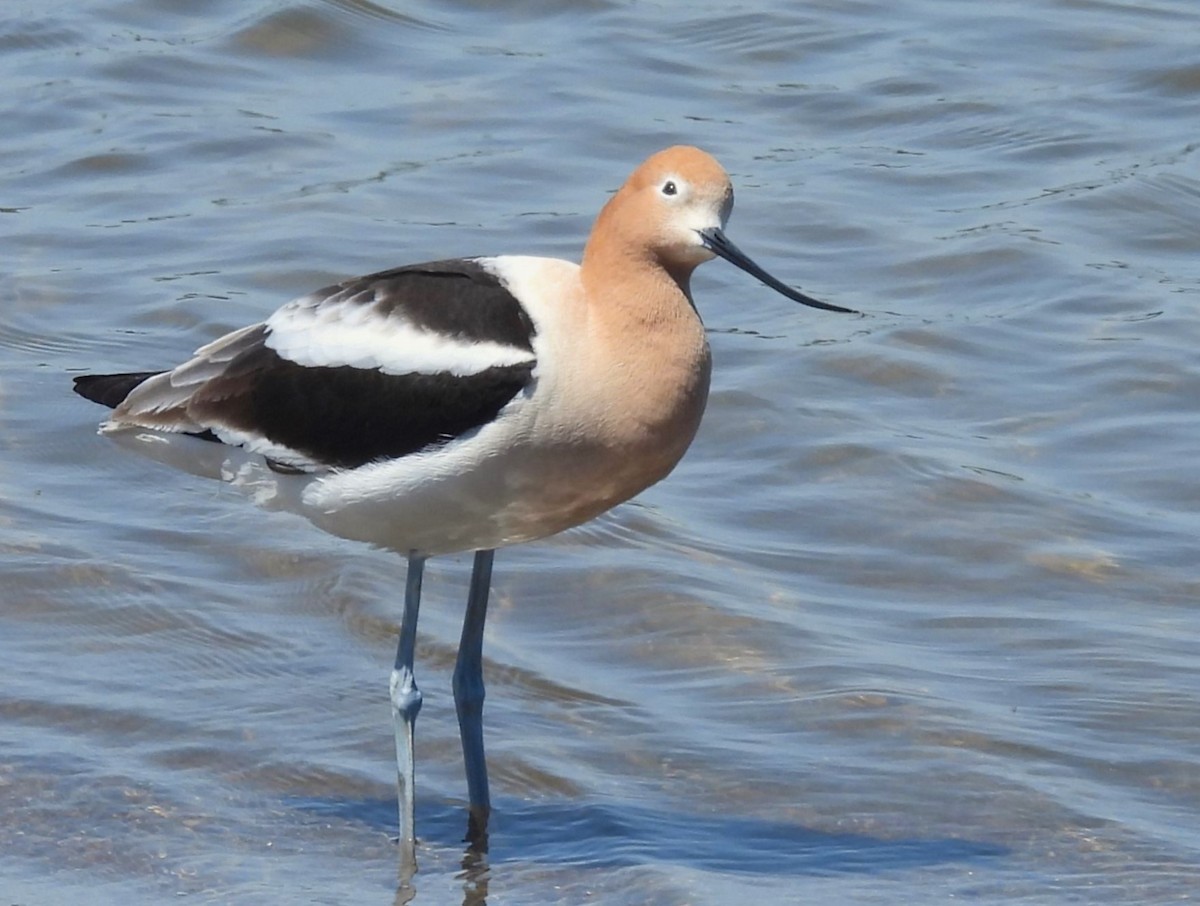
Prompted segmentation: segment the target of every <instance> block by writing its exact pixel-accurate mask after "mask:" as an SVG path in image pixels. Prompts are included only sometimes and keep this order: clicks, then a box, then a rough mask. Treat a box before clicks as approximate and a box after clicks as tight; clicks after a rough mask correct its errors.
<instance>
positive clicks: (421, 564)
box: [391, 553, 425, 857]
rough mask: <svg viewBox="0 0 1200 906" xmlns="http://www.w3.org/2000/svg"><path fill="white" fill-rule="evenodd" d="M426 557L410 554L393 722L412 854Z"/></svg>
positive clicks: (405, 837)
mask: <svg viewBox="0 0 1200 906" xmlns="http://www.w3.org/2000/svg"><path fill="white" fill-rule="evenodd" d="M424 572H425V558H424V557H421V556H418V555H417V554H415V553H414V554H410V555H409V557H408V578H407V580H406V582H405V585H404V616H403V618H402V619H401V621H400V643H399V645H397V646H396V666H395V667H394V668H393V669H392V680H391V693H392V721H393V723H394V724H395V728H396V772H397V779H398V786H399V798H400V846H401V847H402V848H403V849H405V850H407V852H408V854H409V856H410V857H411V856H412V855H413V854H414V853H415V844H416V822H415V819H414V817H413V801H414V791H413V777H414V774H415V766H414V761H413V724H415V723H416V720H417V713H418V712H419V711H420V710H421V690H420V689H418V688H417V679H416V676H415V675H414V673H413V657H414V656H415V654H416V648H417V612H418V611H419V610H420V607H421V577H422V576H423V575H424Z"/></svg>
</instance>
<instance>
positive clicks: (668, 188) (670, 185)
mask: <svg viewBox="0 0 1200 906" xmlns="http://www.w3.org/2000/svg"><path fill="white" fill-rule="evenodd" d="M678 191H679V189H677V188H676V187H675V180H673V179H668V180H667V181H666V182H664V183H663V187H662V193H663V194H664V195H675V194H676V193H677V192H678Z"/></svg>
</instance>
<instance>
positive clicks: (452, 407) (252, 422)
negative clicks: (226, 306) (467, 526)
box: [188, 345, 534, 468]
mask: <svg viewBox="0 0 1200 906" xmlns="http://www.w3.org/2000/svg"><path fill="white" fill-rule="evenodd" d="M533 367H534V366H533V363H532V362H530V363H527V364H522V365H509V366H503V367H497V368H489V369H487V370H485V371H481V372H479V373H477V374H472V375H467V376H457V375H452V374H402V375H392V374H384V373H382V372H380V371H375V370H367V369H363V368H352V367H350V366H348V365H341V366H337V367H332V368H313V367H309V366H303V365H297V364H295V363H294V362H290V361H288V360H287V359H284V358H282V357H281V356H280V355H279V354H278V353H276V352H275V350H273V349H270V348H268V347H267V346H265V345H263V346H259V347H257V348H255V349H253V350H247V351H246V352H245V353H243V354H242V355H240V356H238V358H237V359H235V360H234V361H233V362H231V363H230V369H229V372H228V373H227V374H224V375H221V376H220V377H217V378H214V379H212V380H210V381H208V382H207V383H206V384H205V385H204V386H203V387H201V388H200V389H199V390H198V391H197V392H196V394H195V396H193V398H192V400H191V402H190V403H189V405H188V412H189V414H191V415H192V416H193V417H194V418H195V419H196V420H197V421H199V422H201V423H205V424H210V425H212V426H213V428H214V430H216V431H217V432H218V433H220V432H221V428H222V427H229V428H232V429H234V430H235V431H241V432H245V433H247V434H252V435H255V434H256V435H259V436H262V437H265V438H267V439H268V440H270V441H271V442H272V443H275V444H279V445H281V446H284V447H288V448H289V449H292V450H295V451H296V452H298V453H301V454H303V455H304V456H305V457H307V458H308V459H311V460H312V461H314V462H319V463H322V464H324V465H328V466H335V467H338V468H355V467H356V466H361V465H365V464H366V463H369V462H374V461H376V460H380V459H391V458H396V457H400V456H407V455H408V454H410V453H416V452H417V451H419V450H424V449H426V448H428V447H432V446H436V445H438V444H442V443H445V442H446V441H448V440H452V439H453V438H455V437H458V436H459V435H461V434H464V433H465V432H467V431H470V430H471V429H472V428H477V427H479V426H480V425H483V424H485V423H487V422H489V421H491V420H492V419H494V418H495V417H496V415H497V414H498V413H499V412H500V410H501V409H503V408H504V406H505V405H506V404H507V403H508V402H509V401H511V400H512V399H513V397H515V396H516V395H517V394H518V393H520V392H521V390H522V388H524V387H525V386H526V385H527V384H528V383H529V381H530V379H531V376H532V373H533Z"/></svg>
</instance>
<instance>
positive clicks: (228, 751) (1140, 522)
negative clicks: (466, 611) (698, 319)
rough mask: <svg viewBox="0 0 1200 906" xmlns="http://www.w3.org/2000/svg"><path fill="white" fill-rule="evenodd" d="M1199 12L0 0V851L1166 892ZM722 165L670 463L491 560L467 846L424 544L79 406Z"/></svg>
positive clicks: (535, 884)
mask: <svg viewBox="0 0 1200 906" xmlns="http://www.w3.org/2000/svg"><path fill="white" fill-rule="evenodd" d="M1198 29H1200V10H1198V9H1197V8H1196V7H1195V4H1194V3H1192V2H1191V0H1159V2H1149V3H1137V4H1133V3H1120V2H1089V0H1070V2H1068V0H1059V2H1031V0H1023V2H1018V0H1013V2H999V3H993V4H990V5H988V6H987V8H986V11H985V10H984V9H983V7H980V6H978V5H974V6H972V5H969V4H955V3H949V2H945V0H909V2H901V3H889V4H885V3H873V2H836V3H834V2H824V3H809V4H804V5H803V7H797V6H796V5H795V4H790V3H785V2H782V0H773V2H769V3H762V4H758V5H757V6H755V7H753V8H747V7H736V6H735V7H730V6H729V5H728V4H718V3H704V2H700V3H691V4H686V5H685V4H670V3H667V4H616V3H612V2H602V0H593V2H588V3H565V2H559V3H557V4H532V3H517V4H507V5H504V7H503V8H500V9H497V8H494V7H493V6H492V5H490V4H484V3H478V2H469V0H463V2H425V3H413V4H403V5H401V4H399V3H387V2H376V3H371V2H363V0H308V2H291V3H285V2H264V0H253V2H247V0H213V2H208V3H204V4H196V3H185V2H181V0H157V2H155V0H88V2H72V3H66V2H58V3H55V2H49V3H47V2H37V3H34V2H32V0H9V2H8V3H6V4H5V5H4V6H3V7H2V8H0V85H2V86H3V89H4V90H3V91H2V92H0V110H2V112H3V122H4V123H5V129H4V139H3V141H0V163H2V170H0V174H2V177H0V248H3V250H4V253H3V265H2V270H0V443H2V445H3V456H2V458H0V525H2V526H3V534H2V535H0V576H2V591H0V601H2V606H0V661H2V662H3V664H4V672H3V675H4V679H3V682H2V683H0V813H2V814H3V816H4V819H5V820H4V821H3V822H0V825H2V826H0V896H2V898H3V900H4V901H5V902H6V903H19V904H22V906H26V904H34V903H36V904H42V903H66V902H79V901H80V899H81V898H83V899H86V900H87V901H88V902H91V903H97V904H108V903H121V904H123V906H128V904H132V903H159V902H163V901H164V900H165V899H166V898H167V897H173V896H176V895H186V896H187V897H188V899H189V900H190V901H193V902H214V903H215V902H219V903H227V902H237V903H276V902H284V901H287V902H299V903H308V902H311V903H343V902H348V901H351V900H353V901H354V902H367V903H392V902H415V903H449V902H458V901H463V902H468V903H480V902H482V901H484V900H485V899H487V900H489V901H491V902H496V903H529V904H542V903H552V902H562V903H576V902H580V901H584V900H590V901H593V902H604V903H614V904H620V903H629V904H684V903H692V904H702V903H713V904H716V903H722V904H724V903H729V902H737V901H739V900H744V899H747V898H750V897H753V898H754V899H755V901H756V902H758V903H763V904H766V903H796V902H801V901H806V902H817V903H822V902H846V903H888V904H892V903H906V902H942V901H946V900H950V899H954V900H961V899H970V900H972V901H974V902H982V903H993V902H996V903H999V902H1004V903H1009V902H1028V903H1063V902H1086V903H1151V902H1167V901H1181V900H1188V899H1190V898H1193V897H1195V896H1196V891H1197V890H1198V889H1200V832H1198V831H1197V829H1196V828H1197V826H1198V825H1200V820H1198V807H1200V783H1198V782H1197V777H1198V776H1200V774H1198V773H1197V762H1198V761H1200V654H1198V642H1200V614H1198V613H1197V608H1196V603H1197V598H1198V595H1200V579H1198V577H1197V571H1196V566H1195V559H1196V558H1195V551H1196V539H1197V537H1198V534H1200V520H1198V519H1197V516H1196V514H1195V511H1196V508H1197V503H1198V502H1200V480H1198V479H1197V477H1196V472H1195V469H1194V468H1193V467H1192V459H1191V457H1192V456H1193V455H1195V451H1196V450H1197V449H1198V448H1200V420H1197V418H1196V417H1195V416H1196V406H1197V403H1196V401H1197V399H1200V369H1198V368H1197V366H1196V356H1195V350H1196V349H1197V348H1198V347H1200V321H1198V318H1197V314H1198V311H1197V309H1198V305H1197V302H1198V301H1200V295H1198V292H1200V255H1198V254H1197V252H1198V246H1200V178H1198V176H1197V169H1196V165H1197V153H1196V152H1197V148H1200V143H1198V140H1197V132H1196V116H1195V112H1196V104H1197V100H1198V99H1200V63H1198V62H1197V55H1196V50H1195V46H1196V40H1195V36H1196V34H1197V33H1198ZM674 142H689V143H694V144H698V145H701V146H702V147H705V148H706V149H708V150H710V151H712V152H713V153H714V154H716V156H717V157H718V158H719V159H720V160H721V161H722V162H723V163H724V164H725V165H726V167H727V168H728V169H729V171H730V172H731V174H732V176H733V178H734V181H735V184H736V186H737V189H738V209H737V211H736V213H735V214H734V217H733V220H732V223H731V225H730V230H729V232H730V235H731V237H732V238H733V239H734V240H735V241H736V242H738V244H739V245H741V246H742V247H743V248H745V249H746V250H747V251H748V252H750V253H751V254H752V255H754V256H755V257H756V258H758V260H760V261H761V262H762V263H763V264H764V265H766V266H767V267H768V268H769V269H770V270H772V271H774V272H776V273H778V274H779V275H780V276H781V277H783V278H785V279H787V280H789V281H790V282H793V283H796V284H798V285H800V286H802V287H803V289H804V290H805V291H806V292H808V293H810V294H812V295H815V296H817V297H819V298H823V299H827V300H829V301H831V302H836V303H839V304H842V305H847V306H850V307H853V308H857V309H861V310H863V311H865V312H867V316H866V317H864V318H848V317H843V316H839V315H834V314H826V313H821V312H814V311H810V310H808V309H802V308H799V307H797V306H794V305H792V304H791V303H789V302H787V301H786V300H784V299H782V298H780V297H778V296H776V295H775V294H774V293H772V292H770V291H769V290H767V289H765V288H763V287H761V286H758V285H757V284H756V283H755V282H754V281H753V280H751V279H750V278H748V277H746V276H745V275H743V274H740V273H739V272H737V271H735V270H733V269H732V268H729V267H727V266H725V265H723V264H720V263H714V264H711V265H708V266H707V267H705V268H703V269H702V270H701V271H700V272H698V274H697V277H696V279H695V285H694V289H695V293H696V296H697V301H698V304H699V307H700V309H701V311H702V313H703V314H704V316H705V319H706V323H707V325H708V327H709V331H710V338H711V342H712V345H713V349H714V355H715V360H716V374H715V379H714V390H713V396H712V400H711V404H710V408H709V412H708V415H707V417H706V421H705V424H704V427H703V429H702V432H701V435H700V437H699V438H698V439H697V441H696V444H695V445H694V447H693V449H692V451H691V452H690V453H689V455H688V457H687V458H686V459H685V461H684V463H683V464H682V465H681V466H680V467H679V468H678V469H677V470H676V472H675V474H674V475H672V476H671V478H670V479H669V480H667V481H666V482H664V483H662V484H661V485H659V486H657V487H655V488H653V489H651V490H650V491H648V492H646V493H645V494H643V495H642V496H641V497H640V498H639V499H638V500H636V501H634V502H632V503H630V504H627V505H625V506H623V507H621V508H619V509H617V510H616V511H615V512H613V513H611V514H609V515H608V516H606V517H605V518H603V519H601V520H598V521H597V522H595V523H592V524H591V525H588V526H586V527H583V528H580V529H577V530H575V531H572V532H569V533H567V534H565V535H563V536H560V537H558V538H556V539H553V540H551V541H548V542H543V543H539V544H536V545H529V546H527V547H522V548H517V549H512V550H507V551H503V552H502V553H501V554H500V555H499V557H498V558H497V569H496V574H495V578H494V582H493V596H494V603H493V610H492V614H491V617H490V620H489V626H488V638H487V644H486V649H485V653H486V654H487V656H488V661H487V665H486V669H487V676H488V680H489V699H488V707H487V715H486V722H487V743H488V751H489V761H490V765H491V769H492V782H493V796H494V800H495V806H496V809H497V815H496V818H495V822H494V829H493V833H492V837H491V848H490V852H489V853H488V854H487V855H485V856H484V855H479V854H474V853H471V852H470V851H468V850H467V849H466V848H465V847H464V845H463V844H461V843H460V842H459V840H460V838H461V836H462V832H463V829H464V823H465V822H464V814H463V799H464V797H465V784H464V782H463V779H462V776H461V759H460V755H459V752H458V740H457V727H456V724H455V720H454V715H453V707H452V703H451V699H450V689H449V685H450V680H449V674H450V670H451V667H452V663H453V658H454V650H455V645H456V643H457V638H458V629H459V627H458V624H459V621H460V619H461V612H462V604H463V601H464V599H465V594H466V582H467V577H468V571H469V568H470V560H469V558H467V557H463V558H444V559H440V560H435V561H433V562H432V563H431V565H430V569H429V571H428V573H427V578H426V598H425V600H426V606H425V608H424V611H423V614H422V623H421V630H422V631H421V637H420V650H419V664H418V669H419V674H418V675H419V677H420V680H421V683H422V687H423V689H424V691H425V696H426V699H425V708H424V710H423V711H422V714H421V720H420V723H419V726H418V735H419V739H418V784H419V797H420V798H419V802H418V810H417V817H418V827H419V831H420V834H421V836H422V842H421V846H420V850H419V859H420V871H419V872H418V873H417V875H416V876H415V877H412V878H404V877H399V876H398V874H397V869H396V851H395V848H394V846H393V845H392V844H391V843H390V842H389V840H388V834H389V833H393V832H394V829H395V814H394V790H393V776H394V768H393V762H392V748H391V747H392V741H391V733H390V726H389V713H388V705H387V694H386V686H387V672H388V670H389V668H390V663H391V657H392V654H393V650H394V637H395V630H396V623H397V619H398V613H399V610H398V603H399V597H400V594H401V591H402V588H403V577H404V570H403V563H402V562H401V561H400V560H399V559H398V558H397V557H395V556H394V555H391V554H387V553H384V552H380V551H373V550H370V549H368V548H365V547H362V546H357V545H354V544H351V543H348V542H343V541H339V540H336V539H332V538H329V537H327V536H325V535H322V534H321V533H319V532H318V531H316V530H315V529H313V528H312V527H311V526H309V525H308V524H306V523H304V522H302V521H300V520H298V519H296V518H294V517H289V516H288V515H287V514H283V513H272V512H266V511H264V510H261V509H258V508H256V507H254V506H253V505H251V504H250V503H248V502H247V501H246V500H245V499H243V498H242V497H241V495H239V494H238V493H237V492H236V491H234V490H231V489H230V488H228V487H226V486H223V485H221V484H220V483H217V482H211V481H208V480H205V479H204V478H201V477H198V476H195V475H192V474H188V473H185V472H177V471H173V470H170V469H167V468H165V467H163V466H161V465H158V464H156V463H153V462H150V461H148V460H147V459H145V458H143V457H140V456H137V455H134V454H132V453H130V452H129V451H128V450H126V449H123V448H122V447H120V446H118V445H116V444H113V443H111V442H110V441H108V440H106V439H104V438H101V437H98V436H97V435H96V434H95V430H94V428H95V424H96V422H97V421H98V420H99V418H100V416H101V413H100V411H99V410H98V409H96V407H94V406H91V405H89V404H87V403H85V402H84V401H82V400H80V399H79V398H77V397H75V396H73V395H72V394H71V393H70V391H69V385H70V381H69V377H70V375H71V374H72V373H79V372H83V371H89V370H93V371H103V370H130V369H140V368H152V367H160V366H165V365H170V364H173V363H174V362H176V361H178V360H180V358H181V357H183V356H185V355H186V354H187V353H188V352H190V351H191V350H192V349H193V348H194V347H195V346H197V345H199V344H200V343H202V342H204V341H206V340H209V339H211V338H213V337H215V336H217V335H218V334H220V333H221V332H223V331H225V330H228V329H232V328H235V327H238V326H241V325H243V324H245V323H249V322H251V321H254V320H258V319H260V318H262V317H263V316H265V315H266V314H268V313H269V312H270V311H271V310H273V309H274V308H275V307H276V306H277V305H279V304H281V303H282V302H284V301H286V300H287V299H289V298H290V297H292V296H294V295H297V294H299V293H301V292H304V291H306V290H309V289H312V288H314V287H316V286H320V285H323V284H324V283H327V282H329V281H331V280H333V279H335V278H338V277H342V276H346V275H350V274H354V273H361V272H367V271H371V270H377V269H380V268H382V267H386V266H390V265H393V264H401V263H406V262H412V261H421V260H426V259H429V258H435V257H443V256H449V255H461V254H481V253H500V252H528V253H536V254H552V255H561V256H564V257H577V256H578V253H579V250H580V249H581V247H582V242H583V239H584V237H585V236H586V233H587V230H588V228H589V225H590V222H591V219H592V217H593V216H594V215H595V213H596V211H597V210H598V209H599V207H600V205H601V204H602V203H603V201H604V199H605V197H606V193H608V192H609V191H611V190H612V189H614V188H615V187H616V186H617V185H619V184H620V182H621V181H622V180H623V179H624V177H625V176H626V175H627V173H628V171H629V170H630V169H631V168H632V166H633V165H634V164H636V163H637V162H638V161H639V160H641V158H643V157H644V156H645V155H647V154H648V153H650V152H652V151H654V150H657V149H658V148H659V147H661V146H664V145H667V144H670V143H674Z"/></svg>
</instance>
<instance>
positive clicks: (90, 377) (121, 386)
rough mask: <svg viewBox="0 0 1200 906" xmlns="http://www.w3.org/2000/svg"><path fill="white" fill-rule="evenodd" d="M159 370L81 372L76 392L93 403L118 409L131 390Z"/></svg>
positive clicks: (76, 384)
mask: <svg viewBox="0 0 1200 906" xmlns="http://www.w3.org/2000/svg"><path fill="white" fill-rule="evenodd" d="M158 373H159V372H157V371H134V372H128V373H126V374H81V375H79V376H78V377H76V378H75V392H76V393H78V394H79V395H80V396H82V397H83V398H84V399H89V400H91V401H92V402H93V403H100V405H102V406H108V408H109V409H116V408H117V406H119V405H121V403H122V402H124V401H125V397H127V396H129V394H130V391H132V390H133V388H134V387H136V386H137V385H138V384H140V383H142V382H143V381H145V380H146V379H147V378H152V377H154V375H156V374H158Z"/></svg>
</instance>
